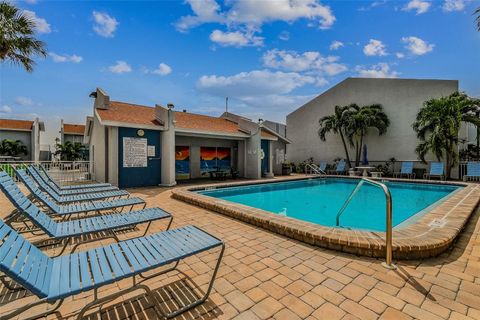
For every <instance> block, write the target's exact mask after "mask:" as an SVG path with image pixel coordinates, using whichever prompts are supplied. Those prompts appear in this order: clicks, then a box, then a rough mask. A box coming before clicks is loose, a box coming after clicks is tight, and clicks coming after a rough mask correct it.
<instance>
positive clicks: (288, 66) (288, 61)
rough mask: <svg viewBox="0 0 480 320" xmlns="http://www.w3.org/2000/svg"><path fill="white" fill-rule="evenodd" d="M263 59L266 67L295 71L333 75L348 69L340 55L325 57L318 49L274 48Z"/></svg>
mask: <svg viewBox="0 0 480 320" xmlns="http://www.w3.org/2000/svg"><path fill="white" fill-rule="evenodd" d="M262 60H263V64H264V65H265V66H266V67H269V68H275V69H283V70H287V71H295V72H303V71H315V72H317V73H318V72H320V73H322V74H326V75H329V76H333V75H336V74H339V73H342V72H344V71H346V70H347V66H346V65H344V64H342V63H339V62H338V60H339V58H338V57H336V56H327V57H324V56H322V55H321V54H320V53H319V52H317V51H307V52H304V53H297V52H296V51H285V50H278V49H273V50H269V51H267V52H265V53H264V54H263V57H262Z"/></svg>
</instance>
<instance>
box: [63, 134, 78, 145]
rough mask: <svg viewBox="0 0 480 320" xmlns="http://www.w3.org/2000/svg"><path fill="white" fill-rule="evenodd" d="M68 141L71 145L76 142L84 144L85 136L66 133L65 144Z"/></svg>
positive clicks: (64, 136)
mask: <svg viewBox="0 0 480 320" xmlns="http://www.w3.org/2000/svg"><path fill="white" fill-rule="evenodd" d="M67 141H70V142H71V143H75V142H79V143H83V135H77V134H68V133H64V134H63V142H64V143H65V142H67Z"/></svg>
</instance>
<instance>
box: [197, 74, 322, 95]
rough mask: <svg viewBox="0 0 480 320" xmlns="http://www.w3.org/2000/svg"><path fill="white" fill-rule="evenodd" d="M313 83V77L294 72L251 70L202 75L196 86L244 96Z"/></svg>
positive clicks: (281, 92) (216, 92)
mask: <svg viewBox="0 0 480 320" xmlns="http://www.w3.org/2000/svg"><path fill="white" fill-rule="evenodd" d="M313 83H315V78H313V77H311V76H304V75H301V74H298V73H296V72H281V71H276V72H273V71H270V70H253V71H250V72H240V73H238V74H235V75H233V76H217V75H209V76H207V75H204V76H202V77H200V79H198V81H197V88H198V89H199V90H200V91H202V92H205V93H209V94H212V95H218V96H224V97H225V96H229V97H230V96H231V97H243V98H245V97H253V96H257V97H260V96H263V95H273V94H274V95H279V94H287V93H290V92H291V91H293V90H294V89H296V88H299V87H302V86H304V85H306V84H313Z"/></svg>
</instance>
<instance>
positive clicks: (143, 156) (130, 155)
mask: <svg viewBox="0 0 480 320" xmlns="http://www.w3.org/2000/svg"><path fill="white" fill-rule="evenodd" d="M147 164H148V161H147V139H146V138H132V137H123V167H124V168H146V167H147Z"/></svg>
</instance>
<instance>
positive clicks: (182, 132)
mask: <svg viewBox="0 0 480 320" xmlns="http://www.w3.org/2000/svg"><path fill="white" fill-rule="evenodd" d="M175 134H176V135H179V136H187V137H201V138H215V139H229V140H245V139H247V138H250V135H248V134H244V133H226V132H218V131H198V130H188V129H179V128H175Z"/></svg>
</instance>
